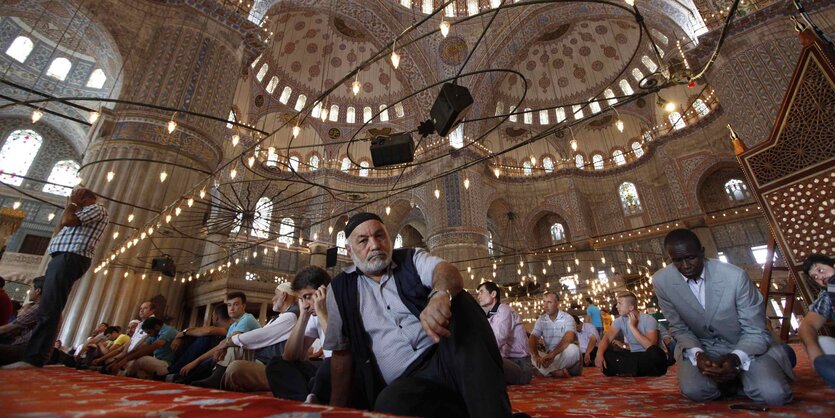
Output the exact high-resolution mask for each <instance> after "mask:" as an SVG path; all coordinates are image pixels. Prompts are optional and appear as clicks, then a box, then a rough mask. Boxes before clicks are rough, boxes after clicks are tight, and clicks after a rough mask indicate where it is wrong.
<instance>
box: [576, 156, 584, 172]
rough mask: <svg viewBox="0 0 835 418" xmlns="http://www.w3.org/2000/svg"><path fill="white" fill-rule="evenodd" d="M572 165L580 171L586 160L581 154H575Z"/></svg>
mask: <svg viewBox="0 0 835 418" xmlns="http://www.w3.org/2000/svg"><path fill="white" fill-rule="evenodd" d="M574 165H575V166H577V168H579V169H580V170H582V169H583V167H585V166H586V160H585V158H583V156H582V155H581V154H577V155H575V156H574Z"/></svg>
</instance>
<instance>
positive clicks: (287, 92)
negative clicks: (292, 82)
mask: <svg viewBox="0 0 835 418" xmlns="http://www.w3.org/2000/svg"><path fill="white" fill-rule="evenodd" d="M292 94H293V89H291V88H290V86H285V87H284V90H281V96H278V101H279V102H281V104H287V102H289V101H290V96H291V95H292Z"/></svg>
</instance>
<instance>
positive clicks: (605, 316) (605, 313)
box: [600, 308, 612, 332]
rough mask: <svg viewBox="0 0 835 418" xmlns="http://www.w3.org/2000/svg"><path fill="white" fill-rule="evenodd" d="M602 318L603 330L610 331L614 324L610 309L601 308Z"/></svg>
mask: <svg viewBox="0 0 835 418" xmlns="http://www.w3.org/2000/svg"><path fill="white" fill-rule="evenodd" d="M600 318H601V319H602V320H603V332H606V331H608V330H609V327H611V326H612V315H611V314H610V313H609V310H608V309H606V308H600Z"/></svg>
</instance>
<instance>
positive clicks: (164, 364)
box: [108, 318, 177, 379]
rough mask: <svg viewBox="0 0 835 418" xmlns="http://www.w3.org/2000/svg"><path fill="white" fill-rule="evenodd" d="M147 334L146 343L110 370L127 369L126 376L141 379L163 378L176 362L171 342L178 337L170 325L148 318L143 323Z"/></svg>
mask: <svg viewBox="0 0 835 418" xmlns="http://www.w3.org/2000/svg"><path fill="white" fill-rule="evenodd" d="M142 330H143V331H145V333H146V334H147V338H145V342H144V343H143V344H141V345H140V346H139V347H137V348H136V349H135V350H133V351H131V352H129V353H128V354H127V355H126V356H125V357H124V358H123V359H121V360H119V361H117V362H115V363H113V364H111V365H110V366H109V367H108V369H110V371H117V370H120V369H123V368H125V367H127V370H125V376H128V377H138V378H140V379H153V378H161V377H163V376H165V374H166V373H167V372H168V365H169V364H170V363H171V361H172V360H174V353H173V352H172V351H171V342H172V341H174V337H175V336H176V335H177V330H175V329H174V328H173V327H171V326H170V325H166V324H165V323H164V322H162V319H159V318H148V319H146V320H145V321H144V322H142Z"/></svg>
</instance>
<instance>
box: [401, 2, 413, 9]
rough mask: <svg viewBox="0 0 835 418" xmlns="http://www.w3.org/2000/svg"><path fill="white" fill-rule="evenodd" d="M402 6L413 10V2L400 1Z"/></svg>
mask: <svg viewBox="0 0 835 418" xmlns="http://www.w3.org/2000/svg"><path fill="white" fill-rule="evenodd" d="M400 5H401V6H403V7H405V8H407V9H411V8H412V0H400Z"/></svg>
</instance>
